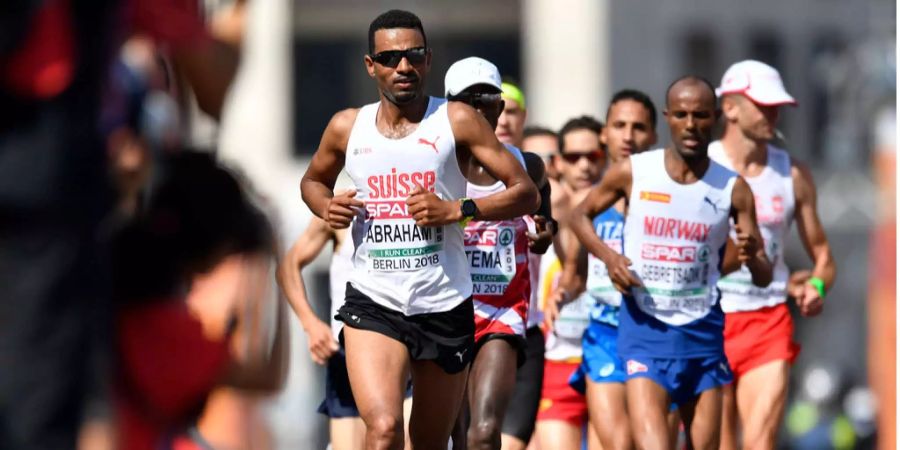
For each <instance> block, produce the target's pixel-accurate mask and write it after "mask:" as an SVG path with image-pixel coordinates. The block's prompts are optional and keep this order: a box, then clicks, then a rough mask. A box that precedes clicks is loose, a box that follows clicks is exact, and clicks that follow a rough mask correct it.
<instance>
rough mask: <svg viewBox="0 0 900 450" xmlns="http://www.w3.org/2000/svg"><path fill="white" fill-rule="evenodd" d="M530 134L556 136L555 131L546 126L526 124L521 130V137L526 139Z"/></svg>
mask: <svg viewBox="0 0 900 450" xmlns="http://www.w3.org/2000/svg"><path fill="white" fill-rule="evenodd" d="M532 136H550V137H552V138H556V132H555V131H553V130H551V129H549V128H546V127H539V126H534V125H531V126H527V127H525V129H524V130H522V139H527V138H530V137H532Z"/></svg>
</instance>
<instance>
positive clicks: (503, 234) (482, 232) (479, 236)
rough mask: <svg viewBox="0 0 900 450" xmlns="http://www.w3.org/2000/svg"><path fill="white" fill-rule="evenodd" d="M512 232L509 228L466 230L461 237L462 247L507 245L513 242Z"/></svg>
mask: <svg viewBox="0 0 900 450" xmlns="http://www.w3.org/2000/svg"><path fill="white" fill-rule="evenodd" d="M513 237H514V235H513V230H512V229H510V228H500V229H496V228H482V229H477V228H476V229H468V230H466V231H465V234H464V235H463V243H464V245H470V246H471V245H485V246H492V247H493V246H496V245H497V244H500V245H509V244H511V243H512V241H513Z"/></svg>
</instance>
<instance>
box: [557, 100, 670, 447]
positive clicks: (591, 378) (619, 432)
mask: <svg viewBox="0 0 900 450" xmlns="http://www.w3.org/2000/svg"><path fill="white" fill-rule="evenodd" d="M600 141H601V142H602V143H603V144H604V145H606V151H607V154H608V155H609V160H610V162H611V163H613V164H615V163H618V162H619V161H621V160H623V159H626V158H628V157H630V156H631V155H633V154H638V153H641V152H643V151H645V150H647V149H649V148H650V147H651V146H652V145H653V144H655V143H656V107H655V106H654V105H653V102H652V101H651V100H650V97H648V96H647V94H645V93H643V92H640V91H636V90H632V89H625V90H621V91H619V92H617V93H616V94H615V95H613V98H612V100H611V101H610V103H609V108H607V110H606V126H605V127H604V128H603V132H602V133H601V134H600ZM625 204H626V202H625V199H620V200H619V201H617V202H616V204H615V205H614V206H613V207H612V208H610V209H607V210H606V211H603V212H602V213H600V214H598V215H596V216H595V217H593V220H592V223H593V229H594V232H595V233H596V234H597V236H598V237H599V238H600V239H602V240H603V242H605V243H606V245H607V246H609V247H610V248H612V249H614V250H615V251H617V252H619V253H621V252H622V229H623V226H624V224H625V215H624V214H625ZM568 253H569V254H568V255H567V260H566V264H565V266H566V270H567V271H568V270H573V269H574V267H573V266H579V267H578V269H580V270H581V271H584V272H585V273H583V274H580V275H581V279H583V278H584V277H585V275H586V278H587V284H586V289H587V291H588V293H589V294H590V295H591V297H593V299H594V301H595V303H594V305H593V306H592V307H591V312H590V318H591V321H590V325H588V329H587V330H585V332H584V337H583V339H582V349H583V352H584V356H583V358H582V361H581V366H580V367H579V370H578V371H577V372H576V373H575V375H573V377H572V380H571V381H570V382H571V384H572V386H573V387H576V389H579V390H580V391H581V392H584V393H585V394H586V396H587V402H588V416H589V418H590V423H591V426H592V427H593V428H594V431H595V432H596V433H597V435H598V437H599V439H600V443H601V444H602V445H603V448H604V449H607V450H614V449H629V448H632V447H633V445H632V441H631V430H630V427H629V425H628V414H627V407H626V404H625V365H624V364H623V363H622V360H621V359H619V356H618V354H617V351H616V342H617V339H616V337H617V335H618V327H619V307H620V305H621V303H622V294H620V293H619V292H618V291H616V289H615V288H614V287H613V285H612V282H611V281H610V279H609V275H608V274H607V272H606V266H604V265H603V262H602V261H600V260H599V259H598V258H597V257H595V256H593V255H590V256H587V258H585V255H584V252H583V251H581V249H578V251H572V252H568Z"/></svg>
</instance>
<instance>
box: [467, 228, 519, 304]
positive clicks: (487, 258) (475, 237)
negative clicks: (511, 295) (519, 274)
mask: <svg viewBox="0 0 900 450" xmlns="http://www.w3.org/2000/svg"><path fill="white" fill-rule="evenodd" d="M515 236H516V229H515V228H514V227H513V226H511V225H509V226H506V225H498V223H497V222H470V224H469V225H468V226H466V230H465V238H464V239H465V240H464V242H465V248H466V259H467V260H468V261H469V271H470V273H471V274H472V293H473V294H474V295H492V296H501V295H503V294H505V293H506V290H507V288H509V284H510V282H512V280H513V278H515V276H516V239H515Z"/></svg>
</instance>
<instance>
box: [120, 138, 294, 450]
mask: <svg viewBox="0 0 900 450" xmlns="http://www.w3.org/2000/svg"><path fill="white" fill-rule="evenodd" d="M273 242H274V239H273V234H272V231H271V229H270V228H269V225H268V223H267V222H266V220H265V219H264V216H263V215H262V214H261V213H260V212H259V211H258V210H256V208H255V207H253V206H252V205H251V204H250V203H249V201H248V200H247V198H246V197H245V195H244V194H243V193H242V192H241V189H240V186H239V185H238V182H237V181H236V180H235V178H234V177H233V176H232V175H230V174H229V173H228V172H227V171H225V170H224V169H222V168H220V167H218V166H217V165H216V164H215V163H214V162H213V161H212V159H211V157H210V156H209V155H205V154H196V153H186V154H180V155H177V156H174V157H173V158H172V159H171V161H169V162H168V163H167V164H166V175H165V177H164V179H163V181H162V183H161V185H160V187H159V190H158V191H157V192H156V193H155V194H154V197H153V199H152V201H151V202H150V205H149V207H148V210H147V213H146V214H145V215H141V217H139V218H138V219H137V220H136V221H135V222H134V223H132V224H130V225H128V226H127V227H126V228H125V229H124V230H123V232H122V233H121V235H120V236H119V237H118V238H117V239H116V243H115V245H114V253H113V254H114V263H115V264H114V268H115V269H114V286H115V291H114V292H115V300H116V311H117V312H116V325H117V327H116V328H117V332H116V356H117V358H116V361H117V363H116V380H115V388H116V390H115V393H116V395H115V397H116V409H117V413H118V417H117V420H118V429H119V442H120V447H121V448H127V449H141V448H146V449H154V448H160V446H163V447H164V448H168V445H175V448H203V443H204V442H206V441H207V440H209V437H208V436H202V432H203V430H202V425H203V423H204V421H203V420H201V422H200V425H201V429H200V432H198V431H197V428H194V427H193V423H194V420H195V419H196V418H197V417H198V413H199V412H200V411H201V409H202V408H203V407H204V402H205V400H206V399H207V396H208V395H209V394H210V392H213V393H214V394H215V393H216V391H213V389H214V388H215V387H216V386H223V387H224V386H228V387H231V388H237V389H245V390H252V391H260V392H271V391H273V390H275V389H277V388H278V387H280V385H281V383H282V379H283V374H284V370H283V368H282V366H281V362H282V360H283V354H282V352H283V344H284V342H283V341H284V336H283V334H284V333H283V326H282V321H283V314H281V312H280V310H279V311H278V312H277V316H275V315H273V314H272V312H273V311H275V310H274V309H273V307H275V308H277V305H278V302H276V301H275V300H274V299H272V298H269V297H267V296H266V295H265V291H266V289H267V288H268V286H269V285H270V277H269V276H268V275H269V262H270V259H271V257H272V256H274V252H273ZM188 287H190V289H189V291H188V289H187V288H188ZM267 298H268V299H269V300H267ZM273 317H275V318H276V320H275V321H273V320H271V319H272V318H273ZM272 333H274V336H273V334H272ZM270 342H274V344H273V346H272V350H271V352H270V351H269V349H270V345H269V344H270ZM223 389H224V388H222V389H219V390H218V391H217V392H218V395H217V396H215V397H212V398H211V400H214V401H213V402H212V403H206V408H205V412H204V416H203V418H204V419H207V422H209V421H213V422H215V417H211V416H215V415H216V414H218V415H219V418H220V419H221V416H222V415H223V414H225V415H228V414H229V413H232V412H233V413H236V414H238V415H240V407H244V409H246V408H249V407H252V406H253V405H252V402H241V401H240V399H241V394H230V395H228V394H226V395H222V391H223ZM229 404H230V405H231V406H236V407H239V409H238V410H237V411H235V410H233V409H232V410H226V408H224V407H225V406H228V405H229ZM251 417H252V416H251V415H245V416H244V418H251ZM220 422H221V420H220ZM220 425H221V423H220ZM240 425H242V426H244V427H249V426H250V423H240ZM232 432H237V431H236V430H232ZM213 435H214V436H216V435H215V434H213ZM224 444H225V445H224V447H222V445H223V443H219V442H217V443H216V445H217V447H222V448H249V447H250V445H247V444H235V443H233V442H225V443H224Z"/></svg>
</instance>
